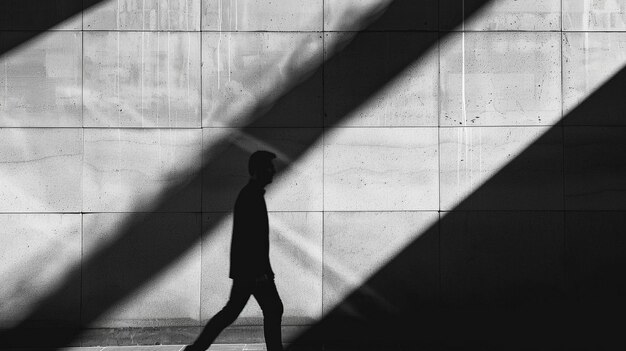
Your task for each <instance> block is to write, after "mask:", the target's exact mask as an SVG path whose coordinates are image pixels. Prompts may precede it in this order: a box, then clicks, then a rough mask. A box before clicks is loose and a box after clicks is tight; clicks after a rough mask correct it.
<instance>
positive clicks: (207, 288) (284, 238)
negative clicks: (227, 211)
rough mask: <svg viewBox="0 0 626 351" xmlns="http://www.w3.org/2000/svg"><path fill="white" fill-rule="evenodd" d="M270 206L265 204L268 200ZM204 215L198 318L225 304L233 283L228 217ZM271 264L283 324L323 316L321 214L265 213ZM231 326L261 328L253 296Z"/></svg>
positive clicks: (230, 225) (311, 320)
mask: <svg viewBox="0 0 626 351" xmlns="http://www.w3.org/2000/svg"><path fill="white" fill-rule="evenodd" d="M268 205H269V202H268ZM216 218H222V217H221V214H216V213H205V214H204V219H203V221H204V226H205V229H204V230H205V231H206V230H209V231H207V232H205V234H204V235H205V238H204V240H203V242H202V320H203V321H206V320H208V319H210V318H211V317H213V316H214V315H215V314H216V313H217V312H219V311H220V310H221V309H222V307H224V305H225V304H226V301H228V296H229V294H230V288H231V285H232V280H231V279H229V278H228V272H229V268H230V263H229V259H230V258H229V257H230V240H231V232H232V215H228V216H227V218H226V220H223V221H217V220H216ZM269 222H270V261H271V264H272V269H273V270H274V273H275V275H276V277H275V282H276V286H277V289H278V293H279V294H280V296H281V299H282V301H283V305H284V307H285V312H284V315H283V324H285V325H307V324H311V323H313V322H314V321H316V320H319V318H320V317H321V313H322V281H321V280H322V213H321V212H270V213H269ZM235 324H243V325H249V324H253V325H262V324H263V314H262V312H261V309H260V308H259V306H258V304H257V302H256V301H254V298H251V299H250V301H248V304H247V305H246V307H245V309H244V310H243V312H242V313H241V315H240V316H239V319H238V320H237V321H236V322H235Z"/></svg>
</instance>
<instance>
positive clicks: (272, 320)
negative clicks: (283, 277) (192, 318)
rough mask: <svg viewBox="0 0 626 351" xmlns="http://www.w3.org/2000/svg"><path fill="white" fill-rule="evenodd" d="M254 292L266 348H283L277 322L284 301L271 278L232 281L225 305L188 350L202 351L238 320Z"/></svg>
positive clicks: (276, 349)
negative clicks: (256, 280)
mask: <svg viewBox="0 0 626 351" xmlns="http://www.w3.org/2000/svg"><path fill="white" fill-rule="evenodd" d="M250 295H253V296H254V298H255V299H256V301H257V302H258V303H259V306H261V310H262V311H263V331H264V333H265V344H266V345H267V350H268V351H281V350H282V349H283V345H282V338H281V332H280V323H281V318H282V316H283V303H282V301H281V300H280V296H278V291H277V290H276V285H275V284H274V279H267V280H264V281H260V282H255V281H248V280H238V279H235V280H233V287H232V289H231V291H230V298H229V299H228V303H226V306H224V308H223V309H222V310H221V311H219V312H218V313H217V314H216V315H215V316H213V318H211V320H210V321H209V322H208V323H207V325H206V327H204V330H203V331H202V333H201V334H200V336H198V339H196V341H195V342H194V343H193V344H192V345H190V346H188V347H187V348H186V350H188V351H204V350H206V349H208V348H209V346H210V345H211V344H212V343H213V341H215V338H217V336H218V335H219V333H221V332H222V330H224V328H226V327H227V326H229V325H230V324H231V323H233V322H234V321H235V319H237V317H238V316H239V314H240V313H241V311H242V310H243V308H244V307H245V306H246V303H247V302H248V300H249V299H250Z"/></svg>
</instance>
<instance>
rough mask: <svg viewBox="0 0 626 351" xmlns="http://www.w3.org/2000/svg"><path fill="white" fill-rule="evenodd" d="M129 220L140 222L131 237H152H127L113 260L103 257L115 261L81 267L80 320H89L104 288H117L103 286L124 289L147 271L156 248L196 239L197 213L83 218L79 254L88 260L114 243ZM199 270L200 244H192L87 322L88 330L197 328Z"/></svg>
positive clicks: (106, 289)
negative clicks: (149, 277) (181, 326)
mask: <svg viewBox="0 0 626 351" xmlns="http://www.w3.org/2000/svg"><path fill="white" fill-rule="evenodd" d="M147 219H149V220H147ZM129 221H137V222H140V225H138V226H137V227H136V229H135V230H134V232H133V233H132V234H131V235H133V236H134V237H137V238H142V237H145V236H146V234H145V233H148V235H149V236H151V237H153V238H154V239H153V240H151V241H150V242H144V241H141V240H138V239H137V240H133V238H130V239H129V240H126V241H124V245H123V246H121V245H118V248H117V250H116V252H115V253H114V254H115V255H116V257H112V258H109V259H108V261H109V262H114V263H112V264H108V265H105V264H98V263H97V262H96V263H94V264H90V265H87V266H86V267H85V268H84V269H83V281H82V301H83V304H82V305H83V306H82V313H83V317H84V318H90V317H91V316H92V315H93V314H94V311H96V310H97V308H98V306H99V301H101V300H103V299H106V296H107V294H108V293H109V290H115V289H116V288H117V287H116V286H107V285H106V284H105V283H103V282H106V281H110V280H114V281H116V285H119V286H124V285H125V284H127V283H126V282H125V281H132V279H133V274H137V273H138V272H139V273H140V272H142V271H148V270H149V269H150V267H146V265H149V264H150V262H154V259H153V258H152V257H151V255H153V254H154V252H158V251H159V250H162V249H163V248H159V247H156V246H157V245H160V246H166V247H167V246H171V245H173V244H172V243H173V242H174V241H178V240H189V241H192V242H194V241H197V240H198V239H199V237H200V230H201V227H200V215H199V214H197V213H170V214H161V215H159V216H158V217H156V218H155V217H152V216H146V215H143V214H140V213H98V214H87V215H84V217H83V243H82V245H83V248H82V251H83V254H84V255H85V256H87V257H88V256H89V255H91V254H93V253H94V252H95V251H96V250H97V249H98V248H99V247H102V246H104V245H107V244H108V243H110V242H113V241H114V240H115V239H116V236H115V234H116V233H118V232H121V231H122V230H123V229H122V228H123V227H124V226H125V225H127V222H129ZM128 265H133V266H134V267H132V268H131V267H127V266H128ZM200 270H201V266H200V245H199V244H197V245H194V247H193V248H191V249H190V250H189V251H188V252H187V253H186V254H185V255H184V256H183V257H181V258H179V260H178V261H177V262H176V263H175V264H173V265H172V266H170V267H168V269H167V270H165V271H164V272H163V273H161V274H159V275H158V277H155V278H154V279H152V280H151V281H150V282H149V283H148V284H147V285H145V286H142V287H141V289H139V290H138V291H136V292H135V293H134V294H133V295H132V296H130V297H129V298H127V299H125V300H124V301H122V302H121V303H120V304H119V305H118V306H116V307H115V308H113V309H112V310H111V311H107V313H106V314H105V315H104V316H102V317H100V318H98V319H97V320H96V321H94V322H92V323H91V324H90V327H100V328H102V327H118V328H119V327H133V326H155V327H156V326H172V325H184V326H189V325H195V324H197V322H195V321H197V320H198V316H199V315H198V313H199V307H200V306H199V304H200ZM111 277H113V278H111Z"/></svg>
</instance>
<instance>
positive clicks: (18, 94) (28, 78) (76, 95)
mask: <svg viewBox="0 0 626 351" xmlns="http://www.w3.org/2000/svg"><path fill="white" fill-rule="evenodd" d="M25 35H27V33H25V32H0V42H2V41H10V40H19V38H21V37H23V36H25ZM81 51H82V33H81V32H78V31H66V32H65V31H56V32H47V33H45V34H43V35H41V36H38V37H37V38H36V39H34V40H32V41H29V42H28V43H27V44H25V45H24V46H23V47H21V48H20V49H19V50H17V52H15V53H14V54H11V55H6V56H0V86H1V87H3V89H0V127H81V126H82V124H83V123H82V114H81V93H82V91H81V89H82V82H81V61H82V55H81Z"/></svg>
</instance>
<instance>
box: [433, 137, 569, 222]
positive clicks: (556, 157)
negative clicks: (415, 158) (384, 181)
mask: <svg viewBox="0 0 626 351" xmlns="http://www.w3.org/2000/svg"><path fill="white" fill-rule="evenodd" d="M531 143H533V147H531V148H527V147H528V146H529V145H530V144H531ZM562 143H563V141H562V135H561V131H559V130H551V129H548V128H547V127H481V128H474V127H472V128H441V129H440V147H441V150H440V151H441V171H440V172H441V173H440V175H441V208H442V209H443V210H451V209H454V208H455V207H457V206H459V205H461V207H462V208H463V209H471V210H538V209H542V210H559V209H562V208H563V178H562V177H563V145H562ZM520 154H523V155H524V156H523V157H524V158H523V159H518V157H519V155H520ZM516 159H517V162H516V165H518V166H516V167H514V169H511V170H507V172H506V173H500V174H498V177H497V178H494V179H491V178H492V177H493V175H494V174H496V173H497V172H498V171H499V170H500V169H501V168H502V167H503V166H505V165H506V164H507V163H509V162H511V161H513V160H516ZM526 160H528V161H526ZM485 181H490V183H489V185H488V186H487V187H484V188H482V189H481V191H480V192H479V193H480V196H478V197H477V196H472V197H470V198H467V196H468V195H470V194H472V193H474V191H476V189H478V187H479V186H481V185H483V183H484V182H485ZM494 182H497V183H494ZM460 201H463V202H462V203H460ZM538 206H541V207H538Z"/></svg>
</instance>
